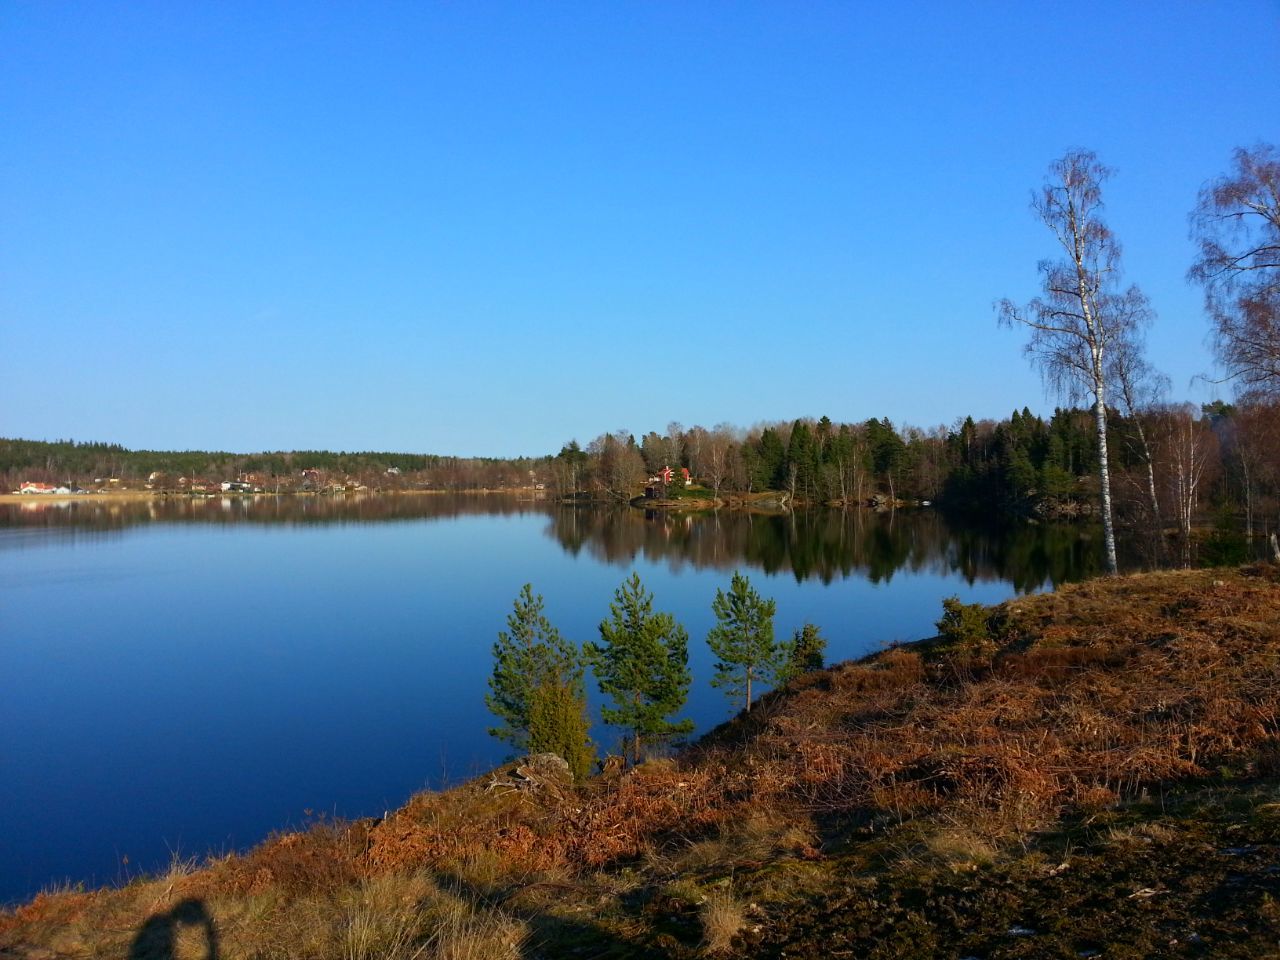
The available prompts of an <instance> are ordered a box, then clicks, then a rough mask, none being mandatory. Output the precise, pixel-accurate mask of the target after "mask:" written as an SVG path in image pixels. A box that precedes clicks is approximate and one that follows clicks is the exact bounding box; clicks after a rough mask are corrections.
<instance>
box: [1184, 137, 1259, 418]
mask: <svg viewBox="0 0 1280 960" xmlns="http://www.w3.org/2000/svg"><path fill="white" fill-rule="evenodd" d="M1191 224H1192V233H1193V235H1194V236H1195V237H1196V239H1197V240H1198V241H1199V244H1200V255H1199V257H1198V258H1197V259H1196V262H1195V263H1194V265H1192V267H1191V271H1190V277H1191V279H1192V280H1195V281H1196V282H1198V283H1200V284H1202V285H1203V286H1204V295H1205V306H1206V308H1207V309H1208V311H1209V315H1210V317H1212V319H1213V326H1214V343H1215V346H1216V347H1217V353H1218V359H1219V361H1220V362H1221V363H1222V365H1223V367H1225V368H1226V371H1227V376H1228V379H1235V380H1237V381H1238V382H1239V384H1240V386H1241V392H1243V393H1260V394H1267V395H1270V396H1280V153H1278V152H1277V150H1276V148H1275V146H1274V145H1272V144H1267V143H1260V144H1258V145H1257V146H1255V147H1252V148H1250V149H1238V150H1236V152H1235V167H1234V169H1233V170H1232V171H1231V172H1230V173H1228V174H1227V175H1225V176H1223V177H1219V178H1218V179H1217V180H1214V181H1213V182H1212V183H1209V184H1207V185H1206V186H1205V187H1204V188H1203V189H1202V190H1201V191H1200V199H1199V202H1198V203H1197V204H1196V209H1195V211H1194V212H1193V213H1192V215H1191Z"/></svg>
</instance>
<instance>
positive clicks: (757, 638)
mask: <svg viewBox="0 0 1280 960" xmlns="http://www.w3.org/2000/svg"><path fill="white" fill-rule="evenodd" d="M711 610H712V612H714V613H715V615H716V621H717V623H716V626H714V627H712V628H711V631H710V632H709V633H708V634H707V643H708V644H709V645H710V647H711V651H712V652H713V653H714V654H715V655H716V656H717V657H719V658H720V659H719V661H718V662H717V663H716V668H715V669H716V675H715V677H714V678H713V679H712V681H711V685H712V686H713V687H724V688H726V690H727V692H728V695H729V696H730V697H731V698H735V699H736V698H737V697H742V698H743V704H744V706H745V708H746V709H747V710H750V709H751V699H752V695H751V694H752V685H753V682H754V681H756V680H765V681H768V680H769V679H771V678H773V677H775V676H776V675H777V672H778V668H779V667H780V665H781V654H782V651H781V649H780V648H779V646H778V645H777V644H776V643H775V642H774V640H773V615H774V613H775V612H776V610H777V604H776V603H774V601H773V600H762V599H761V598H760V594H758V593H756V591H755V589H754V588H753V587H752V586H751V581H750V580H748V579H747V578H746V577H744V576H743V575H742V574H740V573H735V574H734V575H733V580H732V582H731V583H730V586H729V592H728V593H725V592H724V591H722V590H716V598H715V600H714V601H712V603H711Z"/></svg>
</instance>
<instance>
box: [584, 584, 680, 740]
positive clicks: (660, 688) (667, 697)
mask: <svg viewBox="0 0 1280 960" xmlns="http://www.w3.org/2000/svg"><path fill="white" fill-rule="evenodd" d="M609 614H610V616H609V618H608V619H607V620H603V621H601V623H600V643H598V644H597V643H588V644H587V645H586V654H587V657H588V658H589V660H590V662H591V665H592V668H593V670H594V672H595V675H596V680H597V682H598V683H599V685H600V692H601V693H603V694H605V695H606V696H608V697H610V698H611V699H612V700H613V704H614V705H613V706H612V707H608V706H606V707H604V708H602V710H601V711H600V712H601V715H602V716H603V718H604V722H605V723H607V724H610V725H612V726H616V727H622V728H623V729H625V730H628V731H630V734H631V746H632V759H633V760H636V761H638V760H639V759H640V755H641V750H642V748H643V745H644V743H645V742H646V741H652V740H657V739H665V738H670V737H674V736H678V735H680V734H685V733H688V732H690V731H691V730H692V729H693V721H692V720H688V719H685V720H670V719H668V718H669V717H670V716H671V715H672V714H673V713H675V712H676V711H677V710H679V709H680V708H681V707H683V706H684V702H685V699H686V698H687V697H688V695H689V683H690V681H691V677H690V674H689V634H688V633H687V632H686V631H685V629H684V627H682V626H680V624H678V623H676V621H675V618H674V617H672V616H671V614H669V613H654V612H653V594H651V593H649V592H648V591H647V590H645V589H644V586H643V585H642V584H641V582H640V575H639V574H637V573H633V574H632V575H631V576H630V577H629V578H628V579H627V580H625V581H624V582H623V584H622V586H620V587H619V588H618V590H617V592H616V593H615V594H614V599H613V603H611V604H609Z"/></svg>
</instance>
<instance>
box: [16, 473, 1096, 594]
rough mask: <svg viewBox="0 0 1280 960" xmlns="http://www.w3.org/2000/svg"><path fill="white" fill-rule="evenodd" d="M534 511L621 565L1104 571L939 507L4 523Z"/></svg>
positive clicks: (265, 511)
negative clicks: (638, 560) (950, 516)
mask: <svg viewBox="0 0 1280 960" xmlns="http://www.w3.org/2000/svg"><path fill="white" fill-rule="evenodd" d="M529 513H535V514H544V515H546V516H547V517H548V518H549V521H548V528H547V533H548V535H549V536H551V537H552V538H553V539H554V540H556V542H558V543H559V544H560V545H561V546H562V547H563V548H564V549H565V550H567V551H568V552H570V553H572V554H575V555H576V554H578V553H580V552H582V551H584V550H585V551H586V552H587V554H588V555H589V556H591V557H594V558H595V559H596V560H599V561H601V562H604V563H610V564H614V565H619V566H626V565H628V564H630V563H631V562H632V561H633V559H634V558H635V557H636V556H643V557H646V558H647V559H649V560H655V561H663V562H665V563H667V564H668V565H669V566H671V567H672V568H673V569H680V568H681V567H683V566H685V565H686V564H688V565H691V566H693V567H696V568H702V567H710V568H712V569H716V570H725V571H731V570H733V569H734V568H736V567H743V566H745V567H753V568H756V569H760V570H763V571H765V572H766V573H770V574H777V573H790V574H791V575H792V576H794V577H795V578H796V579H797V580H810V579H818V580H821V581H822V582H823V583H830V582H831V581H833V580H837V579H844V578H847V577H853V576H857V577H864V578H866V579H869V580H871V581H872V582H873V583H882V582H888V581H889V580H891V579H892V578H893V576H894V574H896V573H897V572H898V571H900V570H908V571H910V572H913V573H933V574H942V575H954V574H959V575H960V576H962V577H964V578H965V579H966V580H967V581H968V582H970V583H973V582H975V581H979V580H997V579H998V580H1006V581H1009V582H1011V583H1013V585H1014V586H1015V587H1016V588H1017V589H1018V590H1020V591H1025V590H1031V589H1035V588H1038V587H1041V586H1043V585H1045V584H1058V583H1063V582H1066V581H1071V580H1079V579H1083V578H1084V577H1088V576H1092V575H1094V574H1097V573H1100V572H1101V567H1100V565H1099V558H1100V556H1101V553H1100V551H1101V545H1100V540H1099V539H1098V537H1099V534H1098V532H1097V531H1096V530H1095V529H1094V528H1093V527H1089V526H1083V525H1080V524H1065V523H1057V524H1052V523H1045V524H1009V525H1003V526H979V525H974V524H971V523H966V524H960V523H952V522H948V520H947V519H946V517H944V516H943V515H942V514H941V513H939V512H937V511H934V510H899V511H896V512H888V513H873V512H871V511H868V510H859V509H850V510H835V509H832V510H826V509H814V510H798V511H794V512H792V513H786V514H756V513H744V512H741V511H728V510H721V511H717V512H714V513H701V514H686V513H663V512H646V511H641V510H635V509H632V508H630V507H625V506H624V507H618V506H600V505H575V506H568V505H562V504H558V503H554V502H550V501H529V500H518V499H516V498H515V497H511V496H495V495H490V496H484V495H475V494H471V495H468V494H431V495H422V496H413V495H399V496H385V495H383V496H379V495H364V496H360V495H357V496H337V497H332V496H282V497H271V496H257V497H243V496H231V497H209V498H195V499H192V498H187V497H172V498H155V499H150V500H146V499H140V500H124V499H121V500H105V501H103V500H96V501H95V500H72V501H59V502H53V501H47V502H31V503H20V504H3V505H0V526H3V527H21V528H49V532H53V528H57V529H58V530H59V531H60V532H62V533H63V534H64V535H70V536H75V537H81V536H89V537H94V536H102V535H103V534H107V535H110V534H112V533H114V532H118V531H120V530H123V529H125V528H128V527H132V526H135V525H138V524H145V523H207V524H218V525H221V524H240V523H247V524H264V525H275V524H279V525H311V524H315V525H328V524H350V523H387V522H394V521H411V520H430V519H451V518H456V517H464V516H494V515H499V516H507V515H523V514H529Z"/></svg>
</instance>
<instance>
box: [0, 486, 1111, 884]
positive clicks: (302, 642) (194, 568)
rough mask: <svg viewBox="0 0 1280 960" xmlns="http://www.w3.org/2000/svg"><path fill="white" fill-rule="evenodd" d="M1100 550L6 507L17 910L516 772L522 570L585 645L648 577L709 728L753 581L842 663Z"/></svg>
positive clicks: (375, 511) (1074, 533)
mask: <svg viewBox="0 0 1280 960" xmlns="http://www.w3.org/2000/svg"><path fill="white" fill-rule="evenodd" d="M1099 555H1100V550H1099V548H1098V539H1097V536H1096V533H1094V532H1093V531H1092V530H1090V529H1089V528H1082V527H1071V526H1054V525H1041V526H1039V527H1019V528H1015V529H1013V530H1006V531H1001V532H997V531H984V530H975V529H971V528H963V527H955V526H951V525H949V524H948V523H947V522H946V521H944V520H943V518H942V517H940V516H939V515H937V514H936V513H934V512H932V511H912V512H907V511H899V512H898V513H897V514H885V515H876V514H872V513H868V512H865V511H851V512H848V513H841V512H838V511H813V512H810V513H800V514H795V515H784V516H748V515H744V514H726V513H723V512H722V513H720V514H719V515H712V516H697V517H692V516H653V515H646V514H645V513H643V512H641V511H637V510H632V509H629V508H616V509H615V508H601V507H563V506H560V505H556V504H551V503H545V502H543V503H538V502H525V503H521V502H517V501H514V500H512V499H506V498H496V497H488V498H486V497H453V496H434V497H433V496H418V497H415V496H400V497H387V498H366V499H362V500H346V499H340V500H327V499H326V500H321V499H320V498H311V499H300V498H294V499H289V498H282V499H275V498H256V499H252V498H246V499H236V500H225V501H224V500H208V501H196V502H194V503H193V502H186V501H169V502H152V503H146V502H140V503H113V504H95V503H88V502H83V503H75V504H74V505H72V506H56V505H54V504H53V503H39V504H37V503H31V504H21V505H0V678H3V684H4V696H3V697H2V698H0V902H8V901H13V900H16V899H20V898H24V897H27V896H30V895H32V894H33V893H35V892H37V891H38V890H40V889H41V888H43V887H46V886H48V885H51V884H54V883H59V882H65V881H71V882H84V883H86V884H100V883H114V882H118V881H123V880H127V879H128V878H129V877H132V876H136V875H137V874H138V873H139V872H143V871H153V870H155V869H157V868H160V867H163V866H164V865H165V864H167V862H168V860H169V859H170V856H171V855H174V854H177V855H180V856H190V855H203V854H206V853H210V852H220V851H226V850H234V849H242V848H244V847H246V846H249V845H252V844H253V843H255V842H257V841H259V840H261V839H262V838H263V837H265V836H266V835H267V834H269V833H270V832H272V831H273V830H278V829H284V828H288V827H290V826H298V825H301V824H302V823H304V822H305V821H306V820H307V819H308V817H310V816H315V815H317V814H320V813H324V814H326V815H337V816H344V817H359V816H370V815H381V814H382V812H383V811H384V810H387V809H391V808H394V807H396V806H399V805H400V804H402V803H403V802H404V801H405V800H406V799H407V798H408V797H409V796H410V795H411V794H413V793H415V792H417V791H419V790H421V789H423V788H426V787H438V786H440V785H442V784H447V783H452V782H457V781H458V780H461V779H464V778H466V777H469V776H472V775H475V774H477V773H480V772H483V771H484V770H486V769H488V768H489V767H491V766H493V765H494V764H496V763H498V762H500V761H502V760H503V759H504V757H505V756H506V755H507V753H508V750H507V749H506V748H505V747H504V745H503V744H501V743H498V742H497V741H495V740H493V739H492V738H491V737H489V736H487V734H486V732H485V730H486V728H487V726H488V725H489V724H490V723H491V722H492V718H491V717H490V716H489V714H488V713H487V711H486V710H485V706H484V700H483V697H484V694H485V692H486V679H487V677H488V676H489V673H490V670H491V668H492V662H491V648H492V644H493V641H494V639H495V636H496V633H497V631H498V630H500V629H503V628H504V626H505V618H506V615H507V614H508V613H509V612H510V610H511V605H512V601H513V600H514V598H515V596H516V594H517V592H518V591H519V589H520V587H521V585H522V584H524V583H526V582H530V583H532V584H533V586H534V589H535V590H536V591H537V592H539V593H541V594H543V596H544V597H545V599H546V611H547V614H548V615H549V617H550V618H551V620H552V621H553V622H554V623H555V624H556V625H557V627H559V629H560V631H561V632H562V633H564V634H565V635H566V636H568V637H571V638H573V639H574V640H578V641H583V640H587V639H593V638H595V637H596V636H597V625H598V624H599V622H600V620H601V619H602V618H604V617H605V616H606V615H607V614H608V605H609V602H610V600H611V598H612V595H613V592H614V590H616V589H617V587H618V585H619V584H620V583H621V582H622V580H623V579H624V578H625V577H626V576H628V575H629V574H630V572H631V571H632V570H636V571H638V572H639V573H640V576H641V578H642V579H643V581H644V583H645V585H646V586H647V587H648V588H649V589H650V590H651V591H652V592H653V593H654V595H655V606H656V608H657V609H659V610H666V611H670V612H672V613H674V614H675V615H676V617H677V619H678V620H679V621H680V622H681V623H683V624H684V626H685V627H686V628H687V629H688V631H689V635H690V664H691V667H692V670H693V675H694V686H693V689H692V692H691V694H690V699H689V704H688V708H687V710H686V711H685V712H684V714H683V715H685V716H690V717H692V718H693V719H694V720H695V722H696V723H697V725H698V730H699V732H702V731H705V730H707V729H709V728H710V727H712V726H714V725H715V724H716V723H718V722H720V721H721V720H723V719H726V718H727V717H728V716H729V715H730V713H731V710H730V706H729V704H728V703H727V701H726V700H725V698H724V697H723V695H722V694H721V693H719V692H718V691H714V690H712V689H711V688H710V686H709V680H710V676H711V663H712V660H713V658H712V656H711V654H710V651H709V650H708V649H707V647H706V644H705V640H704V638H705V636H706V633H707V630H708V629H709V628H710V627H711V625H712V614H711V600H712V598H713V596H714V594H715V591H716V588H717V587H725V586H727V584H728V580H729V577H730V575H731V574H732V573H733V571H734V570H742V571H743V572H745V573H747V574H748V575H749V576H750V577H751V579H752V582H753V584H754V585H755V586H756V588H757V589H758V590H759V591H760V592H761V593H762V594H763V595H765V596H771V597H773V598H775V599H776V600H777V606H778V614H777V618H776V620H775V624H776V631H777V635H778V636H779V638H782V637H785V636H789V635H790V633H791V632H792V630H794V629H795V628H797V627H799V626H800V625H801V624H803V623H804V622H805V621H811V622H813V623H816V624H818V625H819V626H820V627H821V628H822V631H823V633H824V634H825V636H826V637H827V638H828V640H829V648H828V657H829V659H830V660H839V659H846V658H850V657H856V656H859V655H862V654H864V653H867V652H870V651H872V650H875V649H877V648H878V647H880V646H881V645H882V644H884V643H887V642H890V641H894V640H911V639H916V638H919V637H923V636H929V635H932V633H933V632H934V631H933V623H934V621H935V620H936V619H937V618H938V615H939V612H940V610H939V607H940V602H941V600H942V598H943V597H946V596H949V595H952V594H958V595H959V596H960V597H961V598H962V599H964V600H966V601H971V602H977V601H981V602H988V603H989V602H996V601H999V600H1002V599H1005V598H1007V597H1009V596H1012V595H1014V594H1015V593H1018V592H1025V591H1029V590H1038V589H1045V588H1049V587H1051V586H1053V585H1054V584H1056V583H1058V582H1061V581H1063V580H1072V579H1079V578H1081V577H1084V576H1087V575H1091V574H1093V573H1095V572H1097V565H1098V558H1099ZM591 692H592V694H593V695H594V694H595V691H594V688H592V691H591ZM593 703H594V705H595V706H597V707H598V698H596V699H595V700H594V701H593ZM596 733H597V742H598V744H599V745H600V746H601V747H602V748H604V749H607V748H610V747H612V746H613V744H614V743H615V742H616V736H617V734H616V732H614V731H611V730H609V729H608V728H597V731H596Z"/></svg>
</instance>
